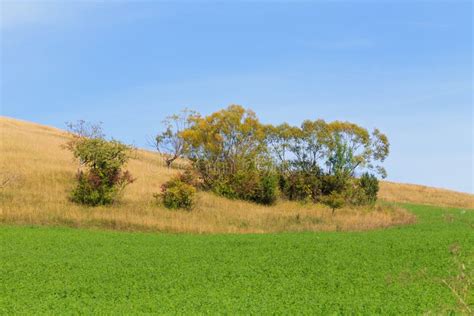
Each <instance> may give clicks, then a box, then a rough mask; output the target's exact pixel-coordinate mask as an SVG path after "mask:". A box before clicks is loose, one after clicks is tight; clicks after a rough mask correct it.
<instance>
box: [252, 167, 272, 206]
mask: <svg viewBox="0 0 474 316" xmlns="http://www.w3.org/2000/svg"><path fill="white" fill-rule="evenodd" d="M277 198H278V177H277V176H276V175H275V174H270V173H266V174H263V175H261V176H260V182H259V187H258V190H257V192H256V194H255V195H254V198H253V200H254V201H255V202H257V203H260V204H264V205H271V204H274V203H275V202H276V200H277Z"/></svg>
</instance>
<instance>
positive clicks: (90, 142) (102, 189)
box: [66, 121, 134, 206]
mask: <svg viewBox="0 0 474 316" xmlns="http://www.w3.org/2000/svg"><path fill="white" fill-rule="evenodd" d="M81 122H82V121H81ZM79 124H82V126H85V125H84V123H79ZM71 126H73V125H71ZM94 130H96V131H98V130H97V129H94ZM66 148H67V149H69V150H70V151H71V152H72V153H73V155H74V157H75V158H76V159H77V160H78V161H79V163H80V168H79V170H78V173H77V186H76V187H75V188H74V190H73V191H72V193H71V199H72V201H74V202H77V203H81V204H87V205H92V206H96V205H105V204H110V203H113V202H114V201H116V199H117V197H118V195H119V194H120V192H121V191H122V190H123V189H124V188H125V186H127V185H128V184H130V183H132V182H133V181H134V179H133V178H132V176H131V174H130V173H129V172H128V171H123V170H122V168H123V166H124V165H125V164H126V163H127V161H128V160H129V158H130V152H131V148H130V147H129V146H127V145H124V144H122V143H121V142H119V141H116V140H111V141H107V140H105V139H104V138H103V133H102V132H101V130H100V133H99V132H94V133H92V134H91V133H88V132H87V131H86V132H83V133H76V134H73V137H72V139H71V140H70V141H69V142H68V143H67V145H66Z"/></svg>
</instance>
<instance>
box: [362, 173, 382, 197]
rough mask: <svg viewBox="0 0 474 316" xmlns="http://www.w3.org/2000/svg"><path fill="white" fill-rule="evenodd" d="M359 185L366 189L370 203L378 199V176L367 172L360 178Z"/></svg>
mask: <svg viewBox="0 0 474 316" xmlns="http://www.w3.org/2000/svg"><path fill="white" fill-rule="evenodd" d="M359 187H360V188H361V189H362V190H363V191H364V193H365V196H366V198H367V202H368V203H375V201H377V194H378V192H379V180H378V179H377V177H376V176H374V175H372V174H370V173H368V172H366V173H364V174H363V175H362V176H361V177H360V179H359Z"/></svg>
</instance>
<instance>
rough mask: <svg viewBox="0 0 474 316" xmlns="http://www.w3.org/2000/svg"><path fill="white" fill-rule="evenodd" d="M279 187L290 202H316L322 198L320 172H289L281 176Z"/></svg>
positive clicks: (317, 170) (316, 170)
mask: <svg viewBox="0 0 474 316" xmlns="http://www.w3.org/2000/svg"><path fill="white" fill-rule="evenodd" d="M279 186H280V190H281V192H282V193H283V195H284V196H285V197H286V198H287V199H289V200H297V201H308V202H316V201H318V199H319V198H320V196H321V176H320V171H319V169H315V170H312V171H302V170H291V171H288V172H286V173H284V174H281V175H280V181H279Z"/></svg>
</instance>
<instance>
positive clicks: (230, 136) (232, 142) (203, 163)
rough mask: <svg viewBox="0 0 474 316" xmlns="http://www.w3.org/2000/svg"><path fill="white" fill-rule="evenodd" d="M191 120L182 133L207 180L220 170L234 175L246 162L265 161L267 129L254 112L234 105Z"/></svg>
mask: <svg viewBox="0 0 474 316" xmlns="http://www.w3.org/2000/svg"><path fill="white" fill-rule="evenodd" d="M190 123H191V124H190V126H189V128H187V129H186V130H184V131H183V132H181V133H180V135H181V137H182V138H183V139H184V141H185V142H186V143H187V144H188V146H189V148H188V149H189V150H188V154H187V156H188V157H189V158H190V159H191V160H192V161H193V162H195V164H196V165H197V166H200V167H201V169H202V170H201V172H202V173H204V176H205V178H204V181H206V180H207V179H206V178H207V176H211V174H213V173H216V172H218V173H229V174H234V173H235V172H236V171H237V170H239V169H241V168H244V167H245V166H244V165H246V166H250V165H258V164H262V163H264V161H263V159H260V158H263V156H264V155H265V154H266V153H267V151H266V149H267V147H266V143H265V131H264V127H263V125H262V124H260V122H259V121H258V119H257V117H256V115H255V113H254V112H253V111H251V110H245V109H244V108H243V107H241V106H239V105H231V106H229V107H228V108H226V109H223V110H220V111H218V112H215V113H212V114H210V115H208V116H206V117H201V116H193V117H191V118H190Z"/></svg>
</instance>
